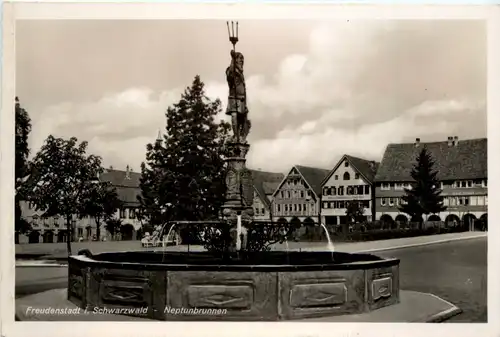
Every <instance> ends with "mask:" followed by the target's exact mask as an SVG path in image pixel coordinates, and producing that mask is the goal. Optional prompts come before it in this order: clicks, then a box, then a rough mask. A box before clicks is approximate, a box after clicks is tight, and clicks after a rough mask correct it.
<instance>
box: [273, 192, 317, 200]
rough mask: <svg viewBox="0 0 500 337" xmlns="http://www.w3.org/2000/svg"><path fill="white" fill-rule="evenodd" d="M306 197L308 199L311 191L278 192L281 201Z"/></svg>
mask: <svg viewBox="0 0 500 337" xmlns="http://www.w3.org/2000/svg"><path fill="white" fill-rule="evenodd" d="M306 195H307V196H308V197H310V196H311V191H280V197H281V198H282V199H292V198H294V199H298V198H302V199H303V198H305V197H306Z"/></svg>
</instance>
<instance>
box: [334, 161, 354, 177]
mask: <svg viewBox="0 0 500 337" xmlns="http://www.w3.org/2000/svg"><path fill="white" fill-rule="evenodd" d="M346 164H347V162H346ZM342 178H343V180H351V175H350V174H349V172H345V173H344V175H343V176H342ZM334 179H335V180H339V175H338V174H336V175H334ZM354 179H359V173H355V174H354Z"/></svg>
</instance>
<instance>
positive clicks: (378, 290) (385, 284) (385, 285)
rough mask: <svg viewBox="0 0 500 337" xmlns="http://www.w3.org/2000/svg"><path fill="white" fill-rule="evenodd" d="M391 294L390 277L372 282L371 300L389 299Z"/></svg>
mask: <svg viewBox="0 0 500 337" xmlns="http://www.w3.org/2000/svg"><path fill="white" fill-rule="evenodd" d="M391 294H392V276H388V277H383V278H379V279H375V280H373V282H372V298H373V300H374V301H378V300H379V299H381V298H389V297H391Z"/></svg>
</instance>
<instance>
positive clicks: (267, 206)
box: [251, 170, 285, 221]
mask: <svg viewBox="0 0 500 337" xmlns="http://www.w3.org/2000/svg"><path fill="white" fill-rule="evenodd" d="M251 171H252V178H253V185H254V197H253V205H252V207H253V210H254V218H255V219H256V220H270V221H273V212H272V207H271V205H272V200H273V193H274V191H275V190H276V188H277V187H278V185H279V184H280V182H281V181H282V180H283V178H284V177H285V175H284V174H283V173H274V172H264V171H260V170H251Z"/></svg>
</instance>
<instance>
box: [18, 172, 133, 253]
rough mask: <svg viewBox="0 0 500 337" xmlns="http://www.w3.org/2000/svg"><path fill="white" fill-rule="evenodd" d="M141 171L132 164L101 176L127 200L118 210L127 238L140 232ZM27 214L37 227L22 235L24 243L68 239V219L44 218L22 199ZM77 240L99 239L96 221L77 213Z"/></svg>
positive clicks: (102, 234)
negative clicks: (138, 217)
mask: <svg viewBox="0 0 500 337" xmlns="http://www.w3.org/2000/svg"><path fill="white" fill-rule="evenodd" d="M140 176H141V174H140V173H136V172H133V171H132V170H131V169H130V168H129V166H127V168H126V170H125V171H122V170H115V169H113V168H112V167H110V168H109V169H106V170H105V171H104V172H103V173H102V174H101V175H100V177H99V179H100V180H102V181H108V182H110V183H111V185H112V186H113V187H115V188H116V192H117V194H118V198H119V199H120V200H121V201H122V202H123V207H122V208H121V209H117V210H116V214H115V216H114V218H115V219H120V220H121V222H122V226H121V228H120V229H119V232H120V233H121V237H122V239H124V240H131V239H134V238H135V235H136V231H137V230H138V229H139V228H140V227H141V223H140V221H139V220H138V219H137V216H136V213H137V210H138V208H139V202H138V200H137V196H138V195H139V194H140V188H139V179H140ZM21 210H22V214H23V217H24V218H25V219H26V220H27V221H28V222H29V223H30V224H31V225H32V228H33V230H32V231H31V232H30V234H29V237H24V238H23V236H20V237H19V240H20V242H23V241H24V242H25V241H28V242H31V243H36V242H47V243H49V242H65V241H66V240H67V230H66V220H65V219H63V218H62V217H59V216H55V217H49V218H44V217H43V212H42V211H36V210H35V209H34V207H32V205H30V204H29V203H27V202H21ZM100 226H101V230H100V236H101V238H99V239H102V238H104V237H106V236H107V235H108V234H109V233H107V231H106V229H105V224H104V223H103V222H102V223H101V224H100ZM72 227H73V228H74V231H73V240H75V241H76V240H78V239H79V238H83V239H84V240H92V239H97V238H96V237H95V235H96V233H97V228H96V222H95V220H94V219H93V218H91V217H85V218H83V219H79V218H78V217H76V216H74V217H73V219H72Z"/></svg>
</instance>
